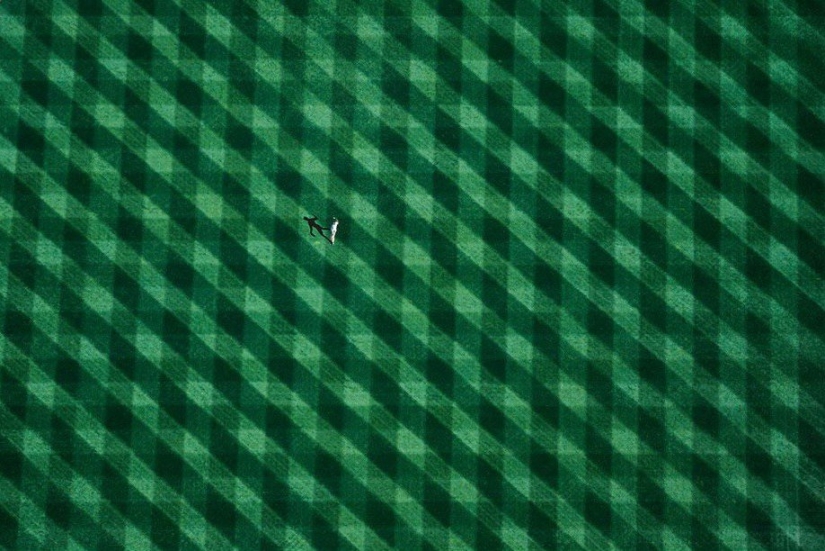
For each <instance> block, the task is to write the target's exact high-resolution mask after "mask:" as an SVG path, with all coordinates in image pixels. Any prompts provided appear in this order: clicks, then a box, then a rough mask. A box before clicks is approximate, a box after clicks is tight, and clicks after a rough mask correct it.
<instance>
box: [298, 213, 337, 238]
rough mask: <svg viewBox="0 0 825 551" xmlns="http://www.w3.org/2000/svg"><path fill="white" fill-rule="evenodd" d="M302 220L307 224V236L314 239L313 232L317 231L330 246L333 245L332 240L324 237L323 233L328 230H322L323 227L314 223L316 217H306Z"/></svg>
mask: <svg viewBox="0 0 825 551" xmlns="http://www.w3.org/2000/svg"><path fill="white" fill-rule="evenodd" d="M304 220H306V222H307V224H309V235H311V236H312V237H315V233H314V230H318V233H319V234H321V237H323V238H324V239H326V240H327V241H329V243H330V244H333V242H332V240H331V239H330V238H329V237H327V236H326V235H324V232H325V231H327V230H329V228H324V227H323V226H321V225H320V224H318V222H316V220H318V217H317V216H313V217H312V218H307V217H306V216H304Z"/></svg>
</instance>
